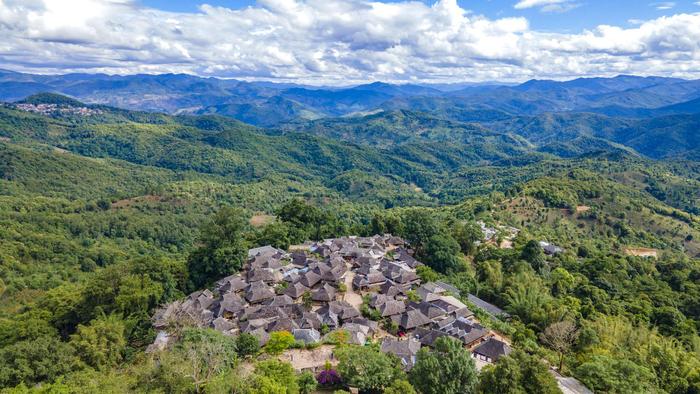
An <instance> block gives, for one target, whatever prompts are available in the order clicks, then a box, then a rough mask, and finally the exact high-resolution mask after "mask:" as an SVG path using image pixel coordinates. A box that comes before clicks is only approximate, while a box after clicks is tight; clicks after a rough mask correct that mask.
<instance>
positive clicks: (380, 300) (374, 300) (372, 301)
mask: <svg viewBox="0 0 700 394" xmlns="http://www.w3.org/2000/svg"><path fill="white" fill-rule="evenodd" d="M389 300H393V297H389V296H387V295H384V294H378V293H375V294H372V295H370V296H369V306H371V307H372V308H377V307H379V305H382V304H384V303H386V302H387V301H389Z"/></svg>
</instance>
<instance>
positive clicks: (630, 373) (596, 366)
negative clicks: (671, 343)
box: [574, 355, 654, 393]
mask: <svg viewBox="0 0 700 394" xmlns="http://www.w3.org/2000/svg"><path fill="white" fill-rule="evenodd" d="M574 374H575V376H576V377H577V378H579V379H580V380H581V382H583V384H585V385H586V386H587V387H589V388H591V389H592V390H593V391H595V392H601V393H649V392H653V391H654V390H652V386H653V383H652V382H653V380H654V374H653V373H652V372H651V371H650V370H649V369H648V368H646V367H644V366H642V365H638V364H636V363H634V362H632V361H630V360H624V359H622V360H621V359H615V358H613V357H610V356H603V355H596V356H593V357H591V359H590V360H589V361H586V362H584V363H583V364H581V365H579V366H578V367H577V368H576V370H575V371H574Z"/></svg>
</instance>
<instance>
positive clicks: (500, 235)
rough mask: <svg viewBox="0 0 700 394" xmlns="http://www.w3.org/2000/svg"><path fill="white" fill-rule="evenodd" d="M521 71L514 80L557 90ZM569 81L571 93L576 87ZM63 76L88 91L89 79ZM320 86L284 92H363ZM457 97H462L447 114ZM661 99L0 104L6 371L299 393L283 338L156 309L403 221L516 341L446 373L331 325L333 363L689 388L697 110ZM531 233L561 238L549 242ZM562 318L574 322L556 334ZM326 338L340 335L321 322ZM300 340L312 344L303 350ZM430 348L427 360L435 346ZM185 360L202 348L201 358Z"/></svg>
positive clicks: (695, 384)
mask: <svg viewBox="0 0 700 394" xmlns="http://www.w3.org/2000/svg"><path fill="white" fill-rule="evenodd" d="M7 78H9V77H7ZM86 78H87V77H84V78H83V77H76V78H75V80H82V79H86ZM163 78H164V77H163ZM163 78H155V77H143V79H144V80H145V81H147V82H144V83H147V84H153V85H148V86H150V87H149V89H150V88H152V87H154V86H156V84H160V86H161V87H162V89H164V90H167V89H170V88H171V87H172V84H181V83H182V84H184V85H183V86H189V87H190V88H192V89H195V88H196V87H195V86H192V85H187V83H190V82H191V81H190V80H189V79H188V78H184V77H175V76H172V77H170V78H165V79H166V80H168V82H167V83H165V82H163ZM58 80H60V78H59V79H58ZM129 80H130V79H129V78H123V79H120V80H119V81H120V82H119V83H120V84H121V85H120V86H122V88H123V89H130V88H136V87H139V86H140V85H138V84H136V83H135V82H133V84H132V83H131V82H129ZM188 81H190V82H188ZM198 81H199V80H198ZM64 82H65V81H64ZM64 82H61V83H64ZM98 82H99V83H98ZM199 82H202V81H199ZM584 82H585V83H584ZM588 82H591V81H580V82H579V84H584V85H587V84H588ZM686 82H687V81H686ZM686 82H684V81H678V80H653V79H650V80H646V79H638V78H630V79H625V78H623V79H622V80H619V81H616V80H601V81H597V82H596V83H598V84H601V85H602V86H603V87H604V88H605V89H608V90H609V91H608V93H609V94H611V95H615V94H618V93H616V92H619V89H621V88H620V86H623V85H624V86H626V89H628V90H629V89H632V90H634V91H635V92H636V91H637V90H642V91H646V90H648V89H651V86H655V85H658V84H671V85H674V86H675V84H681V85H683V86H680V87H678V86H676V87H674V90H673V95H674V97H676V98H678V99H685V98H688V97H687V96H688V95H690V93H688V91H686V90H684V89H685V85H684V84H686ZM4 83H10V82H9V81H7V80H6V81H5V82H4ZM12 83H17V82H16V81H15V82H12ZM27 83H29V82H27ZM57 83H59V82H57V81H56V80H53V79H51V78H48V77H47V78H46V79H41V80H40V79H36V80H32V81H31V84H28V85H26V84H23V85H22V86H24V88H27V89H29V88H30V87H31V86H34V85H32V84H41V85H42V90H41V91H42V92H43V91H45V90H46V89H45V86H48V85H52V84H57ZM85 83H87V82H85ZM90 83H91V85H89V86H91V87H94V86H97V85H99V84H102V83H104V80H103V78H102V77H99V76H96V77H95V78H94V81H93V82H90ZM212 83H214V82H212ZM216 83H217V84H219V83H220V84H223V82H216ZM229 83H231V84H233V85H236V86H237V89H243V88H244V87H246V88H250V89H253V87H255V89H263V88H264V89H272V90H275V89H273V88H267V87H265V86H264V85H262V84H259V85H256V84H253V85H245V84H241V85H240V86H239V85H238V84H234V83H233V82H229ZM610 84H611V86H608V85H610ZM617 84H620V85H617ZM629 84H636V85H635V86H629ZM534 85H535V86H532V87H531V88H528V89H526V88H525V87H520V88H518V89H519V91H522V92H523V94H534V93H532V92H530V90H531V89H532V90H536V91H542V90H543V89H553V88H552V87H548V84H534ZM574 85H575V86H573V87H571V86H570V87H569V89H571V92H573V93H571V92H570V93H568V94H569V96H567V97H573V95H577V96H578V95H581V94H584V92H586V90H585V89H584V88H581V87H576V86H578V85H577V84H574ZM71 86H72V87H71V89H75V90H74V92H78V91H79V90H78V88H79V87H80V86H81V84H78V83H76V85H71ZM82 86H83V87H84V86H88V85H82ZM144 86H145V85H144ZM218 86H219V87H221V86H222V85H218ZM251 86H252V87H251ZM556 86H559V85H556ZM166 88H167V89H166ZM598 88H600V87H598ZM81 89H82V88H81ZM143 89H146V88H143ZM201 89H203V90H204V91H206V92H214V93H216V92H215V91H210V90H208V89H209V88H206V89H205V88H204V87H201ZM285 89H289V87H286V88H285ZM474 89H477V88H474ZM481 89H482V91H481V92H480V93H479V94H487V92H489V91H491V88H487V87H482V88H481ZM518 89H516V90H518ZM601 89H602V88H601ZM53 90H58V89H53ZM359 90H361V91H362V92H361V94H362V95H367V97H385V96H392V95H393V97H394V98H395V99H396V101H397V102H398V98H397V97H399V95H413V94H420V95H422V97H423V99H422V100H424V101H422V102H424V103H427V101H431V100H434V101H433V104H434V103H436V102H438V99H441V100H442V99H445V94H444V92H442V93H438V92H436V91H435V89H433V88H430V89H426V88H425V87H411V86H406V87H403V88H402V89H399V90H397V88H396V87H394V86H392V85H383V84H378V85H373V86H367V87H364V88H363V89H359ZM84 91H88V89H87V88H85V90H84ZM193 91H194V90H193ZM310 91H311V89H301V90H299V89H296V90H293V93H294V94H295V95H296V96H295V97H296V98H295V100H299V102H301V100H302V99H303V100H306V101H304V103H305V104H304V105H311V104H313V105H314V106H317V107H318V108H320V107H321V106H322V105H327V104H328V103H330V102H332V101H333V100H334V97H341V98H342V99H343V100H347V101H346V103H347V105H348V106H352V105H354V104H353V101H352V100H351V98H348V97H346V96H345V95H346V94H349V93H348V92H345V91H341V92H336V93H335V95H330V96H329V97H331V98H333V99H330V98H328V97H326V98H323V99H318V100H316V99H313V100H312V98H310V96H311V95H312V92H310ZM93 92H94V91H93ZM683 92H686V93H683ZM219 93H221V92H219ZM219 93H217V94H219ZM472 93H473V92H472ZM212 94H213V93H212ZM221 94H223V93H221ZM463 94H466V93H464V92H462V93H460V94H456V95H455V96H454V97H463V96H460V95H463ZM470 94H471V93H470ZM539 94H540V93H538V95H539ZM628 94H630V95H631V93H628ZM635 94H637V93H635ZM73 96H75V97H78V96H79V95H78V94H74V95H73ZM681 96H683V97H681ZM323 100H326V101H323ZM392 100H394V99H392ZM450 100H452V99H450ZM664 100H666V99H664ZM669 100H670V99H669ZM669 100H666V101H669ZM611 101H614V100H612V99H611ZM358 102H362V100H360V101H358ZM453 103H454V102H453ZM431 105H432V104H431ZM426 106H427V104H426ZM327 111H330V109H327ZM457 113H459V114H461V115H460V116H461V117H463V119H461V120H460V119H457V118H456V116H450V114H457ZM666 115H668V114H664V115H663V116H662V117H655V118H651V119H650V118H642V117H639V118H634V119H632V118H624V119H623V118H616V117H610V116H606V115H596V114H592V113H590V112H588V113H557V114H551V113H546V114H519V115H514V114H509V113H505V112H503V111H501V110H488V111H479V110H474V109H468V108H466V107H465V108H463V109H462V111H461V112H459V111H452V110H449V111H445V112H439V111H433V112H424V111H416V110H408V109H402V110H387V111H383V112H376V113H372V114H355V115H354V116H348V117H336V118H332V119H317V120H313V121H307V120H299V119H297V118H295V119H286V120H285V123H284V124H277V126H275V127H273V128H261V127H258V126H252V125H249V124H245V123H242V122H240V121H238V120H235V119H232V118H229V117H222V116H217V115H206V116H195V115H168V114H164V113H157V112H142V111H131V110H126V109H117V108H113V107H109V106H106V105H103V104H85V103H83V102H81V101H80V100H76V99H74V98H67V97H65V96H62V95H57V94H40V95H35V96H31V97H28V98H26V99H24V100H21V101H17V102H13V103H5V104H3V105H2V107H1V108H0V387H1V388H2V390H3V392H10V393H24V392H79V393H81V392H84V393H92V392H163V391H165V392H242V393H256V392H261V391H262V390H263V389H269V390H270V391H269V392H305V391H304V390H309V389H310V387H314V386H315V384H316V380H315V379H313V376H311V379H310V378H309V375H308V374H306V375H303V374H297V373H296V372H294V370H293V368H292V367H291V366H290V365H289V364H286V363H284V362H279V361H275V360H276V358H277V357H278V356H277V354H276V353H277V351H278V350H279V348H276V347H275V346H267V347H264V348H262V349H261V348H259V346H258V343H257V342H255V343H252V342H250V338H248V337H246V336H238V337H235V338H233V337H229V336H224V335H222V334H221V333H219V332H218V331H215V330H211V329H201V328H197V329H192V328H190V329H183V330H182V331H181V332H176V333H174V334H175V337H177V338H179V339H180V341H179V342H178V343H177V344H176V345H174V346H173V347H171V348H169V349H166V350H164V351H162V352H156V353H148V354H147V353H146V352H145V350H146V348H147V346H148V345H149V344H151V343H153V342H154V340H155V331H154V329H153V327H152V320H151V317H152V315H153V313H154V311H155V310H156V308H158V307H159V306H161V305H163V304H164V303H166V302H171V301H173V300H176V299H181V298H183V297H184V296H185V295H186V294H189V293H190V292H191V291H193V290H195V289H196V288H198V285H200V284H201V283H213V282H215V281H217V280H219V279H221V277H223V276H227V275H228V274H232V273H234V272H235V271H236V270H237V269H239V268H240V267H241V264H242V260H243V259H244V255H245V253H246V251H247V249H248V248H253V247H257V246H263V245H268V244H270V245H273V246H275V247H279V248H287V247H289V246H290V245H294V244H298V243H302V242H304V241H307V240H318V239H322V238H331V237H341V236H346V235H367V236H368V235H373V234H384V233H392V234H395V235H399V236H401V237H403V238H405V239H406V240H408V241H409V242H410V245H411V247H412V249H413V250H414V251H415V256H416V258H418V259H420V260H421V261H423V262H424V263H425V264H426V266H427V267H428V268H425V269H421V271H420V272H419V274H420V276H421V279H422V280H423V281H424V282H431V281H433V282H434V281H445V282H447V283H448V284H451V285H453V286H455V287H456V288H457V289H458V290H459V292H460V294H462V295H467V294H469V293H471V294H475V295H477V296H478V297H480V298H482V299H483V300H485V301H488V302H490V303H493V304H494V305H496V306H498V307H500V308H503V309H504V310H505V311H506V312H507V313H508V314H509V315H510V316H511V318H510V319H501V318H495V317H491V316H489V315H488V314H486V313H484V312H483V311H480V310H478V309H476V308H473V309H474V311H475V312H476V313H477V317H478V319H479V320H480V322H481V323H482V324H484V325H485V326H486V327H487V328H489V329H492V330H494V331H495V332H497V333H499V335H501V336H503V337H504V338H506V339H507V340H508V341H509V342H510V343H511V344H512V346H513V348H514V352H513V353H511V355H510V356H507V357H503V358H502V359H501V360H500V361H498V362H497V363H495V364H493V365H492V366H491V367H487V368H486V369H484V370H483V371H482V372H481V373H480V374H479V375H476V373H475V372H474V371H473V366H472V364H471V361H469V359H468V358H466V359H465V358H462V357H463V356H464V354H463V353H461V352H460V350H459V349H461V347H459V349H452V350H450V352H453V353H450V354H453V355H455V358H454V359H452V358H443V359H441V360H440V362H441V363H442V362H444V363H446V364H444V365H445V366H449V365H450V364H449V362H450V361H449V360H464V362H461V361H460V363H459V365H460V369H459V370H460V371H462V372H463V375H460V376H461V377H460V378H457V379H453V380H449V379H437V378H435V375H434V374H431V373H429V371H427V372H426V370H425V369H423V370H422V371H421V369H420V368H419V369H418V370H416V371H417V372H408V373H406V372H404V371H403V370H402V369H401V368H400V367H398V366H397V365H396V364H395V362H396V360H395V359H393V358H392V357H389V356H386V355H385V354H384V353H381V352H380V351H379V350H378V346H374V345H371V346H366V347H362V348H357V347H355V346H352V345H344V346H345V347H344V348H345V349H348V350H346V352H345V353H343V354H344V356H346V358H344V359H345V360H346V361H345V362H344V364H342V366H338V370H340V371H344V373H345V376H344V377H343V378H344V379H346V380H345V381H343V383H342V385H363V386H362V387H363V388H365V389H366V390H368V391H369V390H374V391H375V392H387V393H392V392H396V390H399V391H400V392H404V393H410V392H412V391H411V390H414V388H422V389H423V390H425V387H426V385H425V384H424V383H425V382H426V381H434V382H436V383H435V385H434V387H435V388H436V390H437V392H445V390H447V389H446V388H445V387H443V386H442V385H441V382H448V381H454V382H458V383H459V384H460V386H459V387H460V390H461V389H462V388H464V387H467V389H464V390H462V391H459V392H477V393H503V392H528V393H530V392H536V393H539V392H546V393H549V392H557V388H556V382H555V381H554V380H553V378H552V376H551V374H550V373H549V372H548V368H549V367H556V368H559V366H560V365H561V369H560V372H561V373H562V374H563V375H565V376H573V377H576V378H577V379H579V380H580V381H581V382H583V383H584V384H585V385H587V386H588V387H589V388H591V389H592V390H595V391H596V392H611V393H612V392H617V393H632V392H634V393H638V392H640V393H641V392H644V393H646V392H649V393H651V392H660V393H688V394H690V393H696V392H698V391H699V390H700V378H699V377H700V360H699V358H698V354H699V353H698V352H699V349H700V339H699V338H698V328H699V327H700V313H699V311H700V307H699V305H700V304H699V302H700V288H699V287H698V283H700V261H699V260H698V256H699V255H700V219H698V216H697V215H698V214H700V205H699V204H698V201H700V177H698V174H699V173H700V163H699V162H698V161H695V160H694V159H696V156H697V149H696V147H694V145H693V144H694V143H695V139H694V138H696V137H695V136H694V133H693V130H694V129H695V126H694V124H695V123H694V122H695V120H694V119H695V116H696V115H688V114H685V115H678V114H675V115H672V116H666ZM276 123H277V122H276ZM662 157H663V158H665V159H664V160H663V161H662V160H655V159H654V158H662ZM512 229H516V230H517V236H515V235H513V233H512ZM487 234H491V236H490V238H488V237H487ZM540 242H546V244H545V245H550V246H551V245H554V246H556V247H558V248H559V249H552V248H549V249H542V247H541V244H540ZM545 250H547V251H549V252H548V253H551V254H545ZM552 250H555V251H556V253H555V252H551V251H552ZM195 273H196V275H197V278H198V279H197V283H193V277H194V276H193V275H194V274H195ZM339 288H340V286H339ZM408 297H414V299H415V295H411V294H409V295H407V300H408ZM463 301H464V302H469V300H468V299H466V298H464V299H463ZM407 302H409V301H407ZM469 306H470V307H471V306H473V305H472V304H470V305H469ZM366 315H367V316H368V318H370V317H372V313H371V311H366ZM374 317H375V318H376V316H374ZM562 322H564V324H565V326H566V327H568V328H569V329H570V330H572V331H571V332H570V334H571V337H570V338H569V339H567V340H566V341H563V342H559V343H558V344H555V343H554V342H552V338H553V337H552V336H553V335H554V334H556V332H557V329H561V328H562V327H563V326H562V325H561V324H559V325H558V323H562ZM377 324H382V325H384V324H387V325H389V326H390V322H387V321H385V320H382V319H379V321H378V322H377ZM333 338H335V339H333ZM328 341H329V342H328V343H332V346H335V345H337V344H338V338H337V337H334V336H331V339H328ZM209 345H212V346H209ZM214 345H215V346H214ZM277 345H279V346H282V347H286V346H291V347H293V348H299V347H301V345H299V344H296V343H286V344H284V343H282V344H279V343H278V344H277ZM340 347H341V348H343V345H342V343H341V346H340ZM283 350H284V349H283ZM306 350H308V351H313V349H312V348H310V349H295V351H299V352H301V351H306ZM339 354H340V353H339ZM421 354H423V355H422V356H420V355H419V357H424V358H425V362H428V361H429V360H434V359H433V358H430V357H432V355H433V354H434V352H433V351H431V352H428V353H421ZM467 357H468V356H467ZM357 363H365V364H366V365H368V366H371V368H373V369H372V371H373V372H374V373H373V374H372V375H371V376H373V377H376V379H372V380H371V381H367V380H364V379H361V377H362V376H366V374H364V375H363V374H355V375H353V372H352V371H353V367H352V366H353V365H359V364H357ZM193 365H195V366H200V367H201V368H200V369H195V374H196V377H195V376H193V373H192V371H193V369H192V367H193ZM363 365H364V364H363ZM440 365H443V364H440ZM205 366H206V367H205ZM433 370H441V369H440V368H437V369H436V368H433ZM445 370H447V367H445ZM202 376H206V377H205V378H201V377H202ZM200 378H201V379H200ZM431 379H432V380H431ZM506 383H507V384H506ZM506 386H507V387H506ZM290 387H291V389H290ZM302 387H303V389H302ZM335 388H340V386H338V387H335ZM275 390H276V391H275ZM289 390H291V391H289ZM391 390H394V391H391Z"/></svg>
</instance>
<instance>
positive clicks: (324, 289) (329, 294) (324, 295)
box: [311, 283, 336, 302]
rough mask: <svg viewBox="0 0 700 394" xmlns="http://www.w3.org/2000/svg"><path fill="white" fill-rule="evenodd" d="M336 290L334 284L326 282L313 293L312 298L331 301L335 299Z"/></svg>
mask: <svg viewBox="0 0 700 394" xmlns="http://www.w3.org/2000/svg"><path fill="white" fill-rule="evenodd" d="M335 292H336V290H335V288H334V287H333V286H331V285H329V284H328V283H324V284H323V286H321V287H320V288H318V289H316V290H314V291H313V292H312V293H311V299H312V300H314V301H321V302H323V301H325V302H329V301H332V300H333V299H335Z"/></svg>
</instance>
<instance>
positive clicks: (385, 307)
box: [377, 299, 406, 317]
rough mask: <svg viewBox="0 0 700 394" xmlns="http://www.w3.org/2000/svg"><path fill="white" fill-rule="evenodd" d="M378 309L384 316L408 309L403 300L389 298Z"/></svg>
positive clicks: (397, 313) (398, 313)
mask: <svg viewBox="0 0 700 394" xmlns="http://www.w3.org/2000/svg"><path fill="white" fill-rule="evenodd" d="M377 309H378V310H379V313H380V314H381V316H382V317H389V316H395V315H400V314H401V313H403V312H404V311H405V310H406V305H405V304H404V303H403V301H396V300H393V299H389V300H387V301H386V302H385V303H383V304H381V305H379V308H377Z"/></svg>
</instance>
